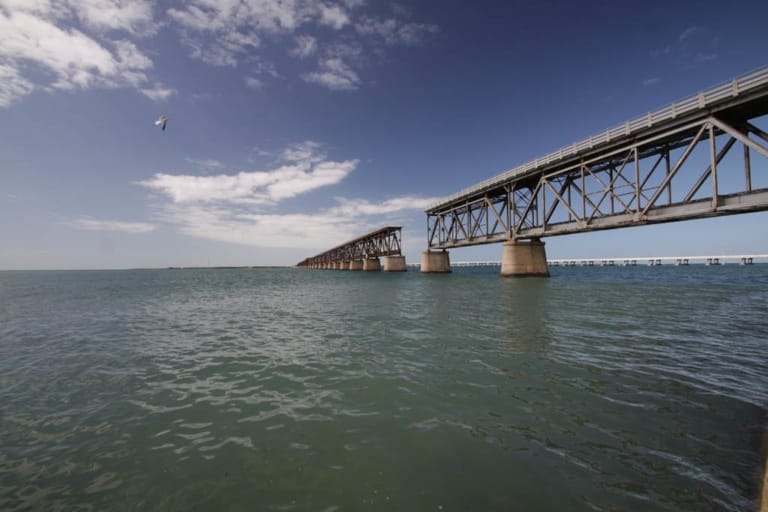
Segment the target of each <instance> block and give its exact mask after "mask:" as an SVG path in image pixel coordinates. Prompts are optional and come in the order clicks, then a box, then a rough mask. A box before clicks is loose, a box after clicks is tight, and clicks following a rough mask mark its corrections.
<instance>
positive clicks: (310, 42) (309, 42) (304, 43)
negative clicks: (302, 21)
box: [290, 35, 317, 59]
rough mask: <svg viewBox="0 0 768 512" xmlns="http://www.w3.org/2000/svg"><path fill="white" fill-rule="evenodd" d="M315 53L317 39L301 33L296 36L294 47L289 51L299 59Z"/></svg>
mask: <svg viewBox="0 0 768 512" xmlns="http://www.w3.org/2000/svg"><path fill="white" fill-rule="evenodd" d="M315 53H317V39H316V38H314V37H312V36H308V35H301V36H299V37H297V38H296V47H295V48H294V49H293V50H291V51H290V54H291V55H293V56H294V57H299V58H300V59H305V58H307V57H310V56H312V55H314V54H315Z"/></svg>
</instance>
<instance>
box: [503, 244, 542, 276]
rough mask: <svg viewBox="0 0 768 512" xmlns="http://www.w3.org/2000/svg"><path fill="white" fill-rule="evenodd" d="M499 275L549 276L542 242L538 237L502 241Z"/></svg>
mask: <svg viewBox="0 0 768 512" xmlns="http://www.w3.org/2000/svg"><path fill="white" fill-rule="evenodd" d="M501 275H502V276H505V277H507V276H509V277H526V276H538V277H549V267H547V253H546V251H545V250H544V242H542V241H541V240H540V239H538V238H533V239H531V240H530V241H512V242H506V243H504V244H503V251H502V254H501Z"/></svg>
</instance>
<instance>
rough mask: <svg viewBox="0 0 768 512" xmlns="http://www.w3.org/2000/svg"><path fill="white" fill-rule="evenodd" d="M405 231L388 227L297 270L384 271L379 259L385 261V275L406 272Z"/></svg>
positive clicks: (351, 241)
mask: <svg viewBox="0 0 768 512" xmlns="http://www.w3.org/2000/svg"><path fill="white" fill-rule="evenodd" d="M402 240H403V238H402V227H401V226H387V227H383V228H380V229H377V230H376V231H372V232H370V233H368V234H365V235H363V236H360V237H357V238H355V239H353V240H350V241H348V242H345V243H343V244H341V245H339V246H336V247H334V248H333V249H329V250H327V251H325V252H322V253H320V254H317V255H315V256H312V257H310V258H306V259H304V260H302V261H300V262H299V263H298V264H297V265H296V266H297V267H302V268H311V269H336V270H381V269H382V266H381V262H380V260H379V257H383V258H384V267H383V268H384V271H385V272H404V271H405V270H406V269H407V267H406V265H405V256H403V255H402Z"/></svg>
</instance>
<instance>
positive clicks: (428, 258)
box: [421, 251, 451, 274]
mask: <svg viewBox="0 0 768 512" xmlns="http://www.w3.org/2000/svg"><path fill="white" fill-rule="evenodd" d="M421 271H422V272H424V273H427V274H444V273H447V272H450V271H451V258H450V256H449V255H448V251H436V252H433V251H424V252H423V253H421Z"/></svg>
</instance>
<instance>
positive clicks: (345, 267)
mask: <svg viewBox="0 0 768 512" xmlns="http://www.w3.org/2000/svg"><path fill="white" fill-rule="evenodd" d="M339 269H340V270H349V262H348V261H342V262H340V264H339Z"/></svg>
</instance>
